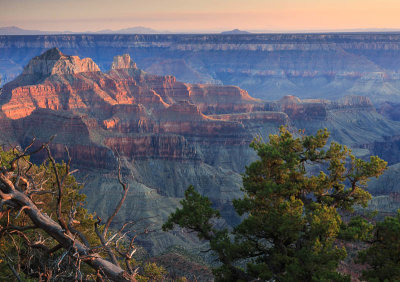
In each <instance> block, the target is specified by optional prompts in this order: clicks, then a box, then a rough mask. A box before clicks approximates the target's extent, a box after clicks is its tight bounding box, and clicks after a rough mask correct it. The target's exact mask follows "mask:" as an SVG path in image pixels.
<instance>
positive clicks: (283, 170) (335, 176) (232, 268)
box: [163, 127, 387, 281]
mask: <svg viewBox="0 0 400 282" xmlns="http://www.w3.org/2000/svg"><path fill="white" fill-rule="evenodd" d="M328 138H329V133H328V131H327V130H326V129H325V130H319V131H318V132H317V134H316V135H311V136H301V137H294V136H293V135H292V134H291V133H290V132H289V131H288V130H287V129H286V128H285V127H281V129H280V132H279V134H276V135H270V136H269V141H268V142H267V143H264V142H262V141H261V140H260V139H256V140H254V141H253V142H252V143H251V147H252V148H253V149H254V150H255V151H256V152H257V154H258V157H259V160H257V161H255V162H253V163H252V164H250V165H249V166H248V167H246V170H245V173H244V175H243V192H244V196H243V197H242V198H240V199H236V200H234V201H233V206H234V208H235V210H236V211H237V213H238V214H239V215H240V216H242V217H243V220H242V221H241V223H240V224H238V225H237V226H236V227H234V228H233V230H232V231H231V232H228V230H226V229H225V230H219V229H216V228H215V227H214V225H213V224H212V222H213V218H218V217H220V213H219V212H218V211H217V210H214V209H213V208H212V205H211V202H210V201H209V200H208V199H207V198H206V197H203V196H201V195H200V194H199V193H197V192H196V191H195V189H194V187H192V186H191V187H189V189H188V190H187V191H186V193H185V199H183V200H182V201H181V204H182V207H181V208H178V209H177V210H176V211H175V212H174V213H172V214H171V215H170V217H169V219H168V221H167V222H166V223H165V224H164V226H163V229H164V230H169V229H172V228H173V226H174V225H179V226H180V227H182V228H186V229H189V230H193V231H196V232H197V233H198V236H199V238H200V239H206V240H208V241H209V242H210V246H211V249H212V250H213V251H214V252H215V254H216V256H217V257H218V259H219V261H220V263H221V266H220V267H218V268H216V269H214V274H215V276H216V278H217V280H220V281H240V280H242V281H248V280H254V279H261V280H269V279H273V280H276V281H341V280H344V281H346V280H348V277H346V276H344V275H342V274H340V273H338V272H337V270H336V269H337V266H338V263H339V261H340V260H342V259H343V258H345V256H346V251H345V249H344V248H340V247H338V246H337V244H335V242H336V239H337V238H338V235H339V232H340V229H341V227H343V226H346V224H345V223H344V222H343V221H342V219H341V216H340V214H339V210H343V211H345V210H346V211H351V210H352V209H353V207H354V205H362V206H365V205H366V204H367V202H368V200H370V199H371V195H370V194H369V193H368V192H367V191H365V190H364V189H363V187H365V185H366V183H367V181H368V179H369V178H370V177H378V176H379V175H381V174H382V173H383V171H384V170H385V168H386V165H387V164H386V162H385V161H383V160H381V159H380V158H378V157H375V156H372V157H371V158H370V160H369V161H364V160H361V159H357V158H355V157H354V156H353V155H352V154H351V150H349V149H348V148H347V147H346V146H343V145H340V144H337V143H335V142H332V143H330V145H329V146H327V141H328ZM316 168H317V170H318V172H317V173H314V171H315V169H316Z"/></svg>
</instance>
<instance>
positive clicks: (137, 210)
mask: <svg viewBox="0 0 400 282" xmlns="http://www.w3.org/2000/svg"><path fill="white" fill-rule="evenodd" d="M111 61H112V64H110V66H111V67H110V69H109V70H108V71H107V72H104V71H100V70H99V67H98V66H97V65H96V64H95V63H94V62H93V61H92V60H91V59H80V58H79V57H76V56H69V55H65V54H63V53H62V52H60V51H59V50H58V49H50V50H48V51H47V52H45V53H43V54H42V55H40V56H38V57H34V58H33V59H32V60H31V61H30V62H28V64H27V66H26V67H25V68H24V70H23V72H22V73H21V74H20V75H19V76H18V77H16V79H15V80H13V81H10V82H9V83H7V84H6V85H4V88H3V93H2V94H1V96H0V107H1V111H0V126H1V129H2V130H1V131H0V141H1V142H2V144H11V145H20V146H21V147H24V146H26V145H27V144H30V142H31V140H32V138H33V137H35V138H36V145H35V146H39V145H40V144H42V143H43V142H48V140H50V139H52V142H51V145H50V147H51V150H52V152H53V155H54V156H55V158H57V160H65V159H66V158H67V154H66V151H65V146H67V147H68V151H69V155H70V156H71V157H72V165H73V166H74V167H75V168H79V171H80V172H79V174H77V177H78V178H79V179H81V180H82V181H85V193H87V194H88V204H87V207H88V208H89V209H91V210H96V211H97V212H98V214H99V215H101V216H106V215H107V214H108V213H110V211H111V210H112V209H113V207H114V205H113V204H114V203H115V202H117V201H118V199H119V194H118V193H116V191H119V190H117V189H120V188H119V186H118V181H117V179H116V177H115V172H116V168H117V164H118V161H117V157H118V156H120V158H121V159H122V172H123V175H124V177H125V178H126V179H127V181H128V182H129V184H130V185H131V187H132V190H131V191H133V192H132V193H131V194H129V195H128V198H127V202H126V206H124V208H123V209H122V210H121V213H120V214H119V216H118V217H117V218H116V223H118V222H124V221H127V220H135V219H139V218H143V217H148V218H152V219H151V220H149V221H145V222H147V223H148V224H155V225H156V226H158V227H159V226H160V224H161V223H162V222H163V221H165V219H166V217H167V216H168V214H169V213H170V212H171V211H173V210H174V209H175V208H176V207H177V206H178V203H179V199H180V198H181V197H183V195H184V191H185V189H186V188H187V187H188V185H191V184H192V185H194V186H195V187H196V189H197V190H199V191H200V192H201V193H202V194H203V195H206V196H208V197H210V199H211V200H212V201H213V203H214V205H215V206H216V207H218V208H220V209H221V210H222V215H223V217H224V219H225V223H226V224H228V225H234V224H235V223H237V221H238V220H239V219H238V217H237V215H236V214H235V213H234V211H233V208H232V205H231V201H232V199H234V198H238V197H240V196H241V193H242V192H241V190H240V187H241V184H242V183H241V173H243V171H244V169H245V167H246V165H248V164H249V163H251V162H252V161H254V160H256V159H257V156H256V154H255V153H254V151H253V150H252V149H251V148H249V144H250V143H251V142H252V140H253V139H254V138H255V137H261V138H264V140H268V135H269V134H270V133H276V132H278V130H279V127H280V126H281V125H286V126H288V128H289V129H290V130H291V131H292V132H294V133H295V134H298V130H297V129H302V130H304V131H305V132H306V133H309V134H311V133H315V131H316V130H317V129H320V128H325V127H326V128H328V130H330V131H331V132H332V139H331V140H336V141H339V142H341V143H345V144H347V145H349V146H351V147H352V148H354V149H355V152H356V153H357V154H359V156H362V157H368V155H369V154H370V153H371V152H378V150H377V148H378V147H379V144H383V143H384V144H385V146H384V148H392V147H393V146H396V144H397V143H396V142H398V138H397V137H396V134H397V133H396V132H400V123H399V122H396V121H391V120H389V119H387V118H385V117H383V116H382V115H380V114H379V113H378V112H377V111H376V110H375V108H374V106H373V105H372V103H371V101H370V99H368V98H365V97H361V96H355V95H352V96H345V97H344V98H343V99H338V100H335V101H331V100H328V99H301V98H299V97H296V96H293V95H286V96H282V97H280V99H277V100H273V101H263V100H260V99H256V98H254V97H252V96H251V95H250V94H249V93H248V92H247V91H245V90H243V89H242V88H240V87H237V86H225V85H215V84H191V83H186V82H181V81H179V80H177V79H176V78H175V77H174V76H172V75H165V76H162V75H155V74H150V73H147V72H145V71H143V70H141V69H140V68H139V67H138V66H137V65H136V63H135V62H134V61H133V60H132V58H131V57H130V55H118V56H116V57H115V58H114V60H111ZM399 135H400V134H399ZM396 138H397V139H396ZM379 142H381V143H379ZM382 142H383V143H382ZM35 146H34V147H35ZM391 146H392V147H391ZM378 153H379V154H386V155H387V154H388V150H386V149H385V150H381V151H379V152H378ZM44 157H45V155H43V154H42V155H40V154H39V155H36V156H33V157H32V160H33V161H35V162H40V161H41V160H42V159H43V158H44ZM394 160H395V158H393V161H394ZM142 240H143V241H142V242H144V244H145V245H146V244H147V245H146V246H148V248H149V251H151V252H152V253H158V252H162V251H163V250H165V248H168V247H169V246H170V245H173V244H181V245H186V246H189V247H190V244H191V243H190V240H189V239H188V237H187V234H174V235H171V234H164V233H162V234H161V233H158V234H157V235H156V236H155V237H152V238H148V239H142ZM192 243H193V242H192Z"/></svg>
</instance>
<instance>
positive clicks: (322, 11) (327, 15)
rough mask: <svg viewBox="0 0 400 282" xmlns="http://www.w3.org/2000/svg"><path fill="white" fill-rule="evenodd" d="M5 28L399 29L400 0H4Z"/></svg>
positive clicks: (0, 16)
mask: <svg viewBox="0 0 400 282" xmlns="http://www.w3.org/2000/svg"><path fill="white" fill-rule="evenodd" d="M0 7H1V11H0V26H18V27H21V28H25V29H41V30H53V31H64V30H70V31H76V32H79V31H80V32H84V31H88V30H92V31H97V30H101V29H113V30H116V29H121V28H127V27H133V26H145V27H150V28H153V29H156V30H169V31H177V32H184V31H199V32H200V31H220V30H228V29H233V28H239V29H244V30H252V31H256V30H259V31H296V30H344V29H373V28H378V29H379V28H380V29H385V28H388V29H400V20H399V16H398V15H399V14H400V1H398V0H380V1H378V0H319V1H316V0H280V1H276V0H202V1H191V0H147V1H143V0H141V1H137V0H114V1H109V0H13V1H9V0H0Z"/></svg>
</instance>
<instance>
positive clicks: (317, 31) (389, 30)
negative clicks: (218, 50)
mask: <svg viewBox="0 0 400 282" xmlns="http://www.w3.org/2000/svg"><path fill="white" fill-rule="evenodd" d="M1 29H4V30H5V29H18V30H21V31H26V32H35V31H38V32H43V33H46V35H58V34H94V35H96V34H135V33H131V32H126V33H118V31H122V30H128V29H148V30H153V31H154V32H156V33H151V32H149V33H146V32H140V33H139V34H220V33H222V32H229V31H244V32H249V34H314V33H315V34H327V33H392V32H393V33H398V32H400V28H351V29H313V30H301V29H297V30H296V29H294V30H251V29H250V30H248V29H241V28H233V29H229V30H228V29H225V30H188V31H172V30H156V29H154V28H152V27H148V26H126V27H124V28H121V29H117V30H115V29H114V30H113V29H109V28H104V29H101V30H85V31H71V30H42V29H29V28H23V27H20V26H15V25H12V26H0V30H1ZM107 32H110V33H107ZM1 35H25V34H1ZM26 35H36V34H35V33H32V34H26ZM37 35H44V34H40V33H39V34H37Z"/></svg>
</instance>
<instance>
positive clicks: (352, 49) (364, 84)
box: [0, 32, 400, 103]
mask: <svg viewBox="0 0 400 282" xmlns="http://www.w3.org/2000/svg"><path fill="white" fill-rule="evenodd" d="M50 47H59V48H61V49H62V50H63V51H64V52H67V53H68V54H74V55H79V56H81V57H90V58H93V60H94V61H95V62H96V63H97V64H98V66H99V67H100V69H101V70H102V71H108V70H109V69H110V68H111V64H112V62H113V57H114V56H116V55H119V54H125V53H131V54H135V61H136V62H137V64H138V65H140V67H141V68H142V69H144V70H145V71H147V72H149V73H153V74H158V75H174V76H175V77H176V78H177V79H178V80H179V81H185V82H191V83H213V84H224V85H237V86H239V87H240V88H242V89H245V90H247V91H249V93H251V94H252V96H253V97H256V98H261V99H267V100H278V99H280V98H281V97H282V96H284V95H287V94H292V95H295V96H297V97H299V98H301V99H310V98H314V99H321V98H323V99H331V100H336V99H337V98H339V97H343V96H346V95H359V96H360V95H361V96H367V97H369V98H370V99H371V100H372V101H373V102H374V103H378V102H379V103H380V102H385V101H391V102H397V101H398V100H399V97H400V76H399V73H400V34H399V33H389V32H382V33H326V34H175V35H172V34H164V35H163V34H152V35H149V34H135V35H133V34H131V35H129V34H118V35H112V34H109V35H105V34H104V35H100V34H97V35H95V34H81V35H37V36H0V75H1V76H2V78H3V81H4V82H8V81H11V80H13V79H14V78H15V77H16V76H17V75H18V74H20V72H21V71H22V69H23V66H25V65H26V64H27V63H28V62H29V60H30V59H31V58H32V57H34V56H37V55H39V54H40V53H42V52H44V51H45V50H47V49H48V48H50Z"/></svg>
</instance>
